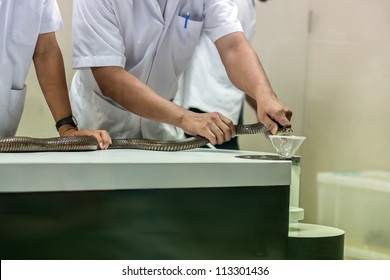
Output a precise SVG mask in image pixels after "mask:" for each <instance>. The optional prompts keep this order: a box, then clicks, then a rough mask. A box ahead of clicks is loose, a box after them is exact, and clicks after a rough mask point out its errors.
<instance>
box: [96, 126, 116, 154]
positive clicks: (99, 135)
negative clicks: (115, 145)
mask: <svg viewBox="0 0 390 280" xmlns="http://www.w3.org/2000/svg"><path fill="white" fill-rule="evenodd" d="M92 136H94V137H95V138H96V140H97V141H98V143H99V148H100V149H102V150H106V149H107V148H108V146H110V145H111V144H112V140H111V137H110V135H109V134H108V132H107V131H105V130H95V131H94V133H93V135H92Z"/></svg>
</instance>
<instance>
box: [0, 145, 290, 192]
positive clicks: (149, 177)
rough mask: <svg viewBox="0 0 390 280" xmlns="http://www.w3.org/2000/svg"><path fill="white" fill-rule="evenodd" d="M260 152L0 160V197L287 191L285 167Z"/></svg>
mask: <svg viewBox="0 0 390 280" xmlns="http://www.w3.org/2000/svg"><path fill="white" fill-rule="evenodd" d="M264 154H265V153H261V152H252V151H230V150H212V149H195V150H189V151H181V152H156V151H141V150H105V151H91V152H42V153H2V154H0V193H1V192H41V191H81V190H115V189H152V188H158V189H160V188H195V187H235V186H281V185H290V182H291V161H287V160H258V159H257V160H253V159H243V158H237V156H240V155H241V156H242V155H264Z"/></svg>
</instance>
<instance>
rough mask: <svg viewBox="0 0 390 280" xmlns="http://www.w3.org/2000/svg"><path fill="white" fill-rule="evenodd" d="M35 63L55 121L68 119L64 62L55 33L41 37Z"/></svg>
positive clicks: (68, 105) (36, 50) (68, 107)
mask: <svg viewBox="0 0 390 280" xmlns="http://www.w3.org/2000/svg"><path fill="white" fill-rule="evenodd" d="M33 61H34V65H35V70H36V73H37V78H38V81H39V84H40V87H41V89H42V92H43V94H44V96H45V99H46V102H47V104H48V106H49V108H50V111H51V113H52V115H53V117H54V119H55V121H58V120H60V119H62V118H65V117H68V116H69V115H71V108H70V103H69V97H68V88H67V84H66V78H65V70H64V62H63V58H62V54H61V51H60V48H59V47H58V44H57V41H56V38H55V34H54V33H47V34H42V35H40V36H39V39H38V43H37V46H36V49H35V53H34V56H33Z"/></svg>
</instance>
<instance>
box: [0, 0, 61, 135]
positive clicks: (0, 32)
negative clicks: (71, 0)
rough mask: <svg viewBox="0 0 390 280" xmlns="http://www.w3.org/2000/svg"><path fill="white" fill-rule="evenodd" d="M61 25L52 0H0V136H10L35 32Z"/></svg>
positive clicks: (21, 102)
mask: <svg viewBox="0 0 390 280" xmlns="http://www.w3.org/2000/svg"><path fill="white" fill-rule="evenodd" d="M62 27H63V23H62V19H61V15H60V12H59V9H58V5H57V2H56V1H55V0H34V1H31V0H12V1H11V0H0V137H13V136H14V135H15V133H16V130H17V128H18V125H19V122H20V118H21V115H22V111H23V105H24V100H25V95H26V86H25V84H24V82H25V80H26V77H27V73H28V70H29V67H30V64H31V61H32V56H33V54H34V50H35V45H36V43H37V39H38V35H39V34H41V33H48V32H53V31H56V30H58V29H60V28H62Z"/></svg>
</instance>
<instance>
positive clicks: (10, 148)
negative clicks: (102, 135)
mask: <svg viewBox="0 0 390 280" xmlns="http://www.w3.org/2000/svg"><path fill="white" fill-rule="evenodd" d="M235 128H236V134H237V135H244V134H256V133H265V132H267V131H268V128H267V127H266V126H265V125H264V124H262V123H260V122H259V123H255V124H248V125H235ZM208 143H209V140H208V139H206V138H204V137H201V136H193V137H189V138H186V139H179V140H152V139H141V138H139V139H136V138H134V139H132V138H129V139H112V144H111V145H110V146H109V147H108V149H140V150H151V151H183V150H190V149H195V148H200V147H203V146H205V145H207V144H208ZM98 149H99V148H98V143H97V140H96V138H95V137H93V136H67V137H54V138H31V137H9V138H2V139H0V152H1V153H13V152H69V151H93V150H98Z"/></svg>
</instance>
